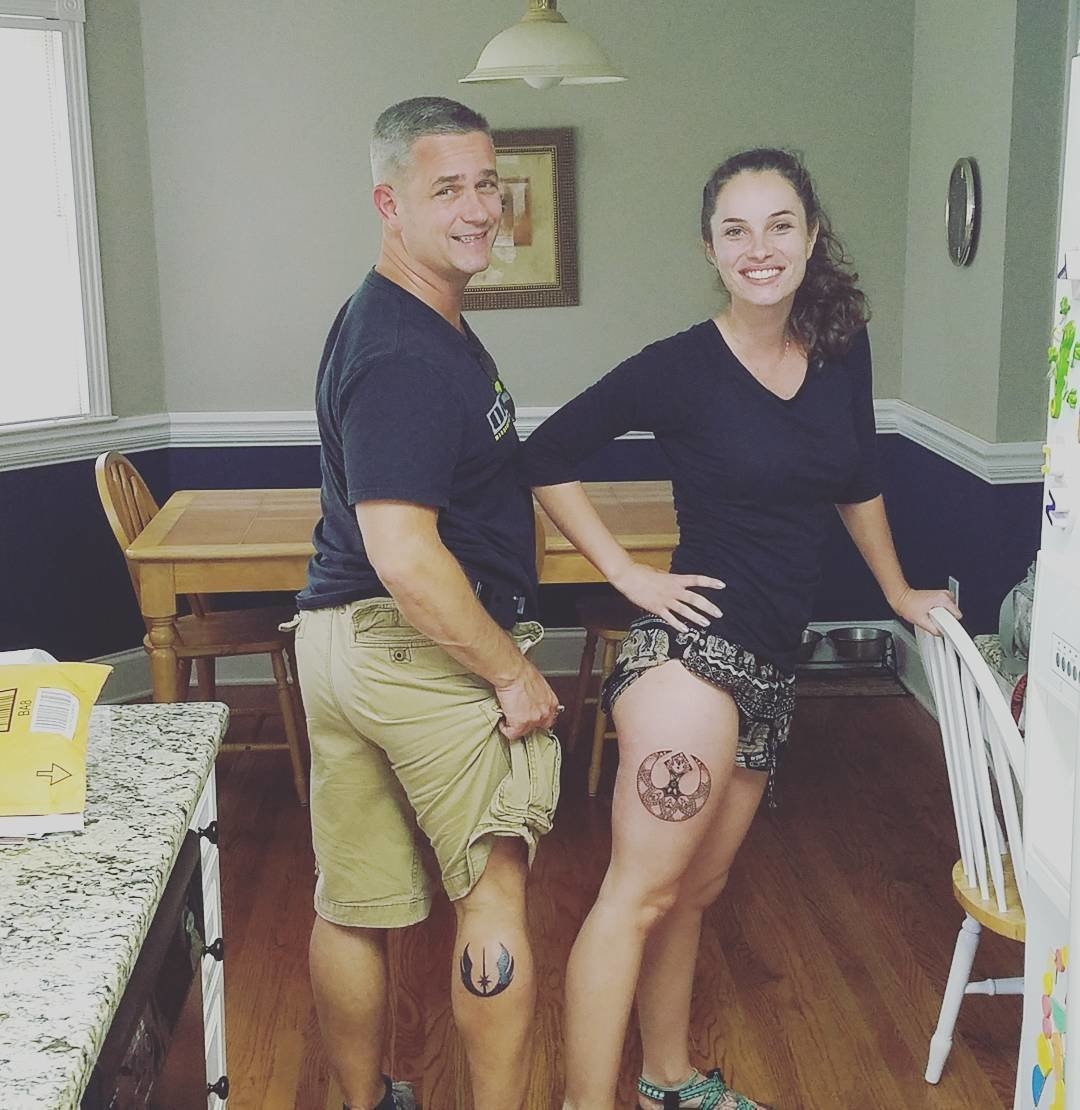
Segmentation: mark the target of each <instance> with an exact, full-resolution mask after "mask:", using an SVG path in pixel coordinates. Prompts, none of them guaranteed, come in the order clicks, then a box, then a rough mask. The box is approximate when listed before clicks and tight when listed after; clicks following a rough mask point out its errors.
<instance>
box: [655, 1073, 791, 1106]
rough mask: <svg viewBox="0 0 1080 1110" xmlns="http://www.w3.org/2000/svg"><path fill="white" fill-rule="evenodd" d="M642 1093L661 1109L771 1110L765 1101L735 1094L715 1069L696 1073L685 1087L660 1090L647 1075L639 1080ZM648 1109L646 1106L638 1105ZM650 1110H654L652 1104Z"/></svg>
mask: <svg viewBox="0 0 1080 1110" xmlns="http://www.w3.org/2000/svg"><path fill="white" fill-rule="evenodd" d="M637 1089H638V1094H642V1095H644V1096H645V1097H646V1098H647V1099H651V1100H652V1103H653V1104H654V1105H656V1106H658V1107H659V1110H680V1108H684V1110H769V1107H768V1106H766V1105H765V1103H763V1102H754V1100H753V1099H750V1098H747V1097H746V1096H745V1095H740V1094H739V1093H738V1092H737V1091H733V1090H732V1089H731V1088H730V1087H729V1086H728V1085H727V1084H726V1083H725V1082H724V1077H723V1076H722V1075H721V1074H720V1069H719V1068H712V1069H711V1070H710V1071H708V1072H706V1073H705V1074H704V1075H702V1074H701V1072H699V1071H695V1072H694V1073H693V1075H691V1076H690V1078H689V1079H688V1080H687V1081H686V1082H685V1083H684V1084H683V1085H682V1086H681V1087H658V1086H657V1085H656V1084H655V1083H650V1082H649V1081H648V1080H647V1079H646V1078H645V1077H644V1076H642V1077H641V1078H640V1079H639V1080H638V1084H637ZM638 1105H639V1106H641V1107H642V1108H643V1110H644V1107H645V1104H644V1103H642V1102H640V1101H639V1102H638ZM649 1110H653V1107H652V1106H651V1105H650V1106H649Z"/></svg>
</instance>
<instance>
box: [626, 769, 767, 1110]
mask: <svg viewBox="0 0 1080 1110" xmlns="http://www.w3.org/2000/svg"><path fill="white" fill-rule="evenodd" d="M767 780H768V776H767V775H766V774H765V772H763V771H746V770H743V769H742V768H739V767H736V768H735V769H734V771H733V772H732V775H731V779H730V781H729V782H728V786H727V789H726V790H725V791H724V794H723V797H721V798H720V799H719V803H720V804H719V806H718V808H717V811H716V813H715V814H714V815H713V822H712V825H711V827H710V829H709V832H708V835H707V836H706V837H705V839H704V840H703V841H702V844H701V847H700V848H699V849H698V851H697V855H695V857H694V859H693V861H692V862H691V864H690V866H689V868H687V871H686V874H685V876H684V877H683V882H682V885H681V888H680V891H679V897H678V900H677V902H676V903H675V905H674V906H673V907H672V909H671V912H670V913H668V915H667V916H666V917H665V918H664V919H663V920H662V921H661V922H660V923H659V924H658V925H657V926H656V928H655V929H654V930H653V932H652V933H651V934H650V936H649V939H648V942H647V943H646V945H645V955H644V959H643V960H642V964H641V974H640V976H639V977H638V988H637V1004H638V1026H639V1028H640V1030H641V1045H642V1056H643V1058H642V1067H641V1073H642V1075H643V1076H644V1077H645V1078H646V1079H648V1080H649V1081H650V1082H651V1083H655V1084H657V1085H659V1086H661V1087H678V1086H680V1085H681V1084H682V1083H684V1082H685V1081H686V1079H687V1077H688V1076H689V1075H690V1074H691V1073H692V1071H693V1065H692V1064H691V1062H690V1000H691V995H692V992H693V982H694V967H695V965H696V963H697V951H698V941H699V940H700V937H701V917H702V914H703V913H704V911H705V909H706V908H707V907H708V906H710V905H711V904H712V903H713V902H714V901H716V899H717V898H718V897H719V896H720V892H721V891H722V890H723V889H724V886H725V884H726V883H727V877H728V873H729V871H730V870H731V865H732V862H733V861H734V859H735V853H736V852H737V851H738V850H739V846H740V845H741V844H742V842H743V840H744V839H745V837H746V833H747V830H748V829H749V828H750V823H751V821H752V820H753V817H754V813H755V812H756V811H757V808H758V803H759V802H760V801H761V796H762V794H763V793H764V790H765V784H766V782H767ZM641 1104H642V1105H643V1106H654V1105H656V1103H654V1102H652V1101H650V1100H647V1099H645V1098H642V1099H641Z"/></svg>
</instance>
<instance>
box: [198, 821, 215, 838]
mask: <svg viewBox="0 0 1080 1110" xmlns="http://www.w3.org/2000/svg"><path fill="white" fill-rule="evenodd" d="M199 836H204V837H206V839H207V840H209V841H210V843H211V844H216V843H217V842H218V824H217V821H216V820H215V821H211V822H210V824H209V825H207V826H206V828H205V829H199Z"/></svg>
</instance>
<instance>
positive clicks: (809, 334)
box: [701, 147, 870, 359]
mask: <svg viewBox="0 0 1080 1110" xmlns="http://www.w3.org/2000/svg"><path fill="white" fill-rule="evenodd" d="M770 171H771V172H774V173H778V174H780V175H781V176H782V177H784V178H785V179H786V180H787V181H788V183H789V184H790V185H791V187H792V188H793V189H794V190H795V192H796V193H798V195H799V199H800V200H801V201H802V205H803V209H804V211H805V212H806V226H807V228H808V229H811V230H812V229H813V227H814V226H815V224H816V225H817V229H818V235H817V242H816V243H815V244H814V249H813V252H812V253H811V255H810V257H809V259H808V260H807V263H806V276H805V277H804V278H803V281H802V284H801V285H800V286H799V288H798V290H797V291H796V293H795V303H794V304H793V305H792V308H791V317H790V318H789V320H788V331H789V333H790V334H791V335H792V337H793V338H794V339H796V340H797V341H798V342H799V343H801V344H802V346H803V348H804V349H805V351H806V353H807V355H809V357H810V358H811V359H819V358H825V357H836V356H839V355H842V354H844V353H845V352H846V351H847V349H848V348H849V347H850V346H851V341H852V339H853V338H854V336H855V333H856V332H858V330H859V329H860V328H861V327H862V326H863V325H864V324H865V323H866V321H867V320H869V319H870V306H869V304H868V302H867V300H866V295H865V294H864V293H863V292H862V290H861V289H859V287H858V285H857V284H856V283H857V282H858V280H859V275H858V274H857V273H855V271H854V270H852V269H851V259H850V258H848V256H847V253H846V252H845V250H844V247H843V244H842V243H841V242H840V240H839V239H838V238H837V237H836V236H835V235H834V234H833V230H832V227H831V225H830V223H829V218H828V216H826V215H825V212H824V211H823V210H822V207H821V204H820V203H819V202H818V198H817V193H815V192H814V184H813V182H812V181H811V180H810V174H809V173H808V172H807V170H806V167H805V166H804V165H803V164H802V160H801V159H800V158H799V156H798V155H797V154H794V153H792V152H791V151H787V150H776V149H774V148H772V147H759V148H757V149H755V150H744V151H742V152H741V153H739V154H733V155H732V156H731V157H730V158H728V159H727V160H726V161H724V162H722V163H721V164H720V165H719V166H717V167H716V169H715V170H713V172H712V174H711V175H710V176H709V180H708V181H707V182H706V183H705V189H704V192H703V194H702V198H701V237H702V239H703V240H704V241H705V243H706V244H707V245H708V246H709V247H712V245H713V244H712V218H713V213H714V212H715V211H716V197H717V194H718V193H719V192H720V190H721V189H722V188H723V187H724V186H725V185H726V184H727V183H728V182H729V181H730V180H731V179H732V178H733V177H735V176H736V175H737V174H740V173H768V172H770Z"/></svg>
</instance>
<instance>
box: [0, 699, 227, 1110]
mask: <svg viewBox="0 0 1080 1110" xmlns="http://www.w3.org/2000/svg"><path fill="white" fill-rule="evenodd" d="M227 721H228V710H227V709H226V708H225V706H223V705H218V704H214V703H206V702H193V703H187V704H184V705H126V706H98V707H97V708H95V709H94V712H93V715H92V717H91V723H90V737H89V748H88V753H87V795H86V812H85V823H86V825H85V831H84V832H83V833H82V834H81V835H80V834H77V833H53V834H50V835H48V836H46V837H43V838H42V839H40V840H33V841H27V842H26V843H24V844H19V845H7V846H0V1091H2V1092H3V1094H2V1096H0V1102H2V1105H3V1107H4V1110H30V1108H31V1107H32V1108H33V1110H69V1108H72V1107H77V1106H78V1105H79V1100H80V1099H81V1097H82V1094H83V1091H84V1089H85V1087H86V1084H87V1082H88V1081H89V1079H90V1073H91V1071H92V1070H93V1067H94V1063H95V1061H96V1060H97V1055H98V1052H99V1050H100V1048H101V1044H102V1041H103V1040H104V1038H105V1034H106V1032H107V1031H108V1029H109V1025H110V1024H111V1022H112V1019H113V1015H114V1014H115V1012H116V1007H117V1006H118V1004H119V1002H120V998H121V996H122V995H123V993H124V988H125V986H126V985H127V981H128V977H129V976H130V974H131V970H132V968H133V967H134V965H135V960H136V957H137V956H138V954H139V950H140V948H141V947H142V943H143V940H144V939H145V937H146V933H147V930H148V929H149V927H150V922H151V920H152V919H153V916H154V911H155V910H156V908H157V904H158V901H159V899H160V897H161V894H162V892H163V890H164V889H165V884H166V882H167V881H168V878H169V875H170V873H171V872H172V868H173V864H174V862H175V861H176V856H177V853H178V852H179V850H180V845H181V843H182V842H183V839H184V834H185V833H186V831H187V828H188V824H189V823H190V821H191V816H192V814H193V813H194V810H195V804H196V802H197V801H198V800H199V795H200V794H201V793H202V789H203V786H204V785H205V783H206V781H207V779H208V778H209V776H210V773H211V770H212V768H213V765H214V758H215V756H216V755H217V752H218V749H219V748H220V746H221V738H222V736H223V735H224V732H225V726H226V723H227Z"/></svg>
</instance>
